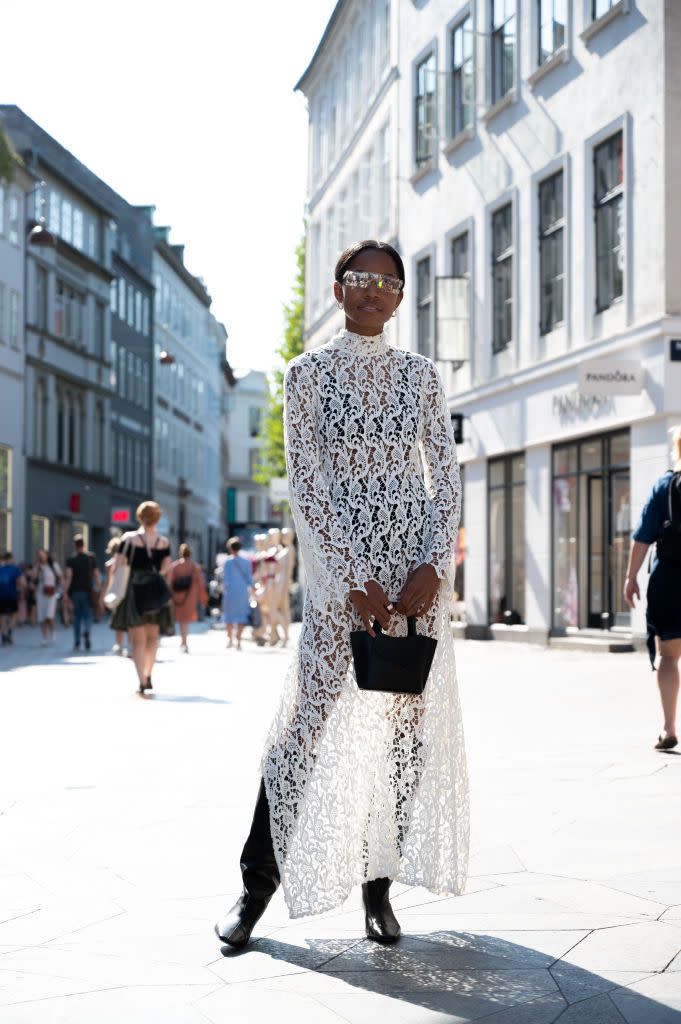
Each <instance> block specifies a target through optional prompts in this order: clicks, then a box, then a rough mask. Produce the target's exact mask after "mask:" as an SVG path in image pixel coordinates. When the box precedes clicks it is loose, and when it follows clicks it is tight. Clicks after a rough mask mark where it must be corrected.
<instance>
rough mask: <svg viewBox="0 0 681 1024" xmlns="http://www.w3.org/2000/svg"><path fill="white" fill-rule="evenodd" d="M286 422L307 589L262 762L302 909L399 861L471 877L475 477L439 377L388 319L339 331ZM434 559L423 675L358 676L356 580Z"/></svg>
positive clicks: (396, 628) (395, 872)
mask: <svg viewBox="0 0 681 1024" xmlns="http://www.w3.org/2000/svg"><path fill="white" fill-rule="evenodd" d="M285 436H286V459H287V467H288V476H289V488H290V500H291V507H292V511H293V516H294V520H295V525H296V530H297V533H298V540H299V543H300V548H301V555H302V559H303V563H304V567H305V574H306V583H307V592H306V599H305V609H304V614H303V626H302V632H301V636H300V643H299V647H298V650H297V652H296V655H295V657H294V660H293V663H292V665H291V669H290V671H289V675H288V678H287V682H286V685H285V688H284V692H283V696H282V700H281V704H280V707H279V711H278V713H277V715H276V716H275V720H274V722H273V724H272V727H271V730H270V733H269V736H268V740H267V743H266V746H265V753H264V755H263V762H262V770H263V777H264V780H265V787H266V791H267V797H268V801H269V805H270V821H271V826H272V838H273V842H274V849H275V854H276V857H277V862H278V865H279V869H280V872H281V878H282V886H283V891H284V896H285V899H286V903H287V906H288V909H289V912H290V914H291V917H301V916H303V915H307V914H317V913H321V912H322V911H325V910H329V909H331V908H333V907H336V906H338V905H339V904H341V903H342V902H343V901H344V900H345V899H346V898H347V896H348V895H349V893H350V890H351V889H352V887H353V886H354V885H357V884H358V883H360V882H363V881H366V880H367V879H371V878H380V877H385V876H389V877H391V878H393V879H397V880H399V881H401V882H405V883H407V884H409V885H423V886H425V887H426V888H428V889H430V890H432V891H433V892H450V893H459V892H461V891H462V889H463V886H464V884H465V880H466V872H467V861H468V835H469V818H468V781H467V773H466V760H465V750H464V739H463V729H462V723H461V711H460V707H459V698H458V692H457V682H456V670H455V664H454V649H453V642H452V636H451V630H450V628H449V604H450V598H451V588H452V583H453V567H452V566H453V562H452V556H453V552H454V544H455V539H456V532H457V527H458V522H459V515H460V508H461V485H460V478H459V471H458V465H457V461H456V451H455V446H454V440H453V435H452V427H451V421H450V416H449V413H448V410H447V405H446V401H445V395H444V391H443V388H442V383H441V380H440V377H439V375H438V372H437V370H436V368H435V366H434V365H433V363H432V362H430V360H428V359H426V358H424V357H423V356H420V355H416V354H414V353H411V352H403V351H399V350H397V349H393V348H391V347H390V346H389V345H388V344H387V341H386V339H385V335H379V336H378V337H376V338H362V337H359V336H358V335H354V334H351V333H350V332H348V331H341V332H340V334H338V335H337V336H336V337H335V338H334V339H333V340H332V341H331V342H329V343H328V344H327V345H325V346H324V347H323V348H321V349H317V350H315V351H312V352H306V353H304V354H303V355H301V356H298V357H297V358H296V359H294V360H293V361H292V362H291V363H290V365H289V367H288V370H287V373H286V380H285ZM422 562H430V563H432V564H433V565H434V567H435V569H436V570H437V574H438V576H439V577H440V578H441V580H442V584H441V587H440V590H439V595H438V598H437V600H436V602H435V604H434V606H433V608H431V610H430V612H428V614H427V616H425V617H424V618H420V619H418V620H417V628H418V631H419V632H422V633H427V634H428V635H430V636H434V637H437V639H438V645H437V650H436V653H435V659H434V662H433V667H432V669H431V674H430V677H429V680H428V683H427V685H426V689H425V692H424V694H423V695H422V696H416V697H415V696H411V695H408V696H400V695H393V694H386V693H367V692H363V691H360V690H358V688H357V683H356V680H355V676H354V670H353V663H352V655H351V648H350V631H351V630H352V629H361V628H363V626H362V623H361V620H360V619H359V617H358V616H357V614H356V613H355V612H354V609H353V608H352V606H351V604H350V601H349V591H350V589H352V588H357V589H363V584H364V583H365V582H366V581H367V580H369V579H374V580H377V581H378V582H379V583H380V584H381V586H382V587H383V589H384V590H385V592H386V594H387V595H388V597H389V598H390V599H392V600H394V599H396V598H397V596H398V594H399V592H400V590H401V588H402V586H403V584H404V581H405V579H406V577H407V573H408V572H409V570H410V569H412V568H414V567H415V566H417V565H420V564H421V563H422ZM400 620H401V621H400ZM391 632H394V633H396V634H397V633H404V632H406V620H405V619H404V618H402V617H401V616H395V618H394V625H393V626H391Z"/></svg>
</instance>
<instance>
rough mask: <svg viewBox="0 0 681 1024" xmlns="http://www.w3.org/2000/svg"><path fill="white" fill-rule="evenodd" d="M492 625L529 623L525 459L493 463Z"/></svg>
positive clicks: (510, 458) (490, 517)
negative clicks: (526, 564) (527, 617)
mask: <svg viewBox="0 0 681 1024" xmlns="http://www.w3.org/2000/svg"><path fill="white" fill-rule="evenodd" d="M488 485H489V510H488V522H489V579H488V586H489V591H488V593H489V621H490V622H503V623H506V625H509V626H517V625H519V624H520V623H522V622H524V621H525V455H524V453H520V454H518V455H506V456H504V457H503V458H501V459H492V460H490V463H489V477H488Z"/></svg>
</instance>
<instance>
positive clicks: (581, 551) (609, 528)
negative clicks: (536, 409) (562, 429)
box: [552, 430, 631, 633]
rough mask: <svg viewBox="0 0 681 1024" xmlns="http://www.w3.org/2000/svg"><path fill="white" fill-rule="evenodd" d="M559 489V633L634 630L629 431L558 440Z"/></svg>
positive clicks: (555, 561) (555, 554) (555, 549)
mask: <svg viewBox="0 0 681 1024" xmlns="http://www.w3.org/2000/svg"><path fill="white" fill-rule="evenodd" d="M552 492H553V544H552V566H553V622H552V630H553V632H554V633H560V632H562V631H566V630H568V629H569V628H570V627H577V628H592V629H612V628H627V629H628V628H629V627H630V624H631V616H630V614H629V609H628V608H627V606H626V604H625V603H624V600H623V597H622V584H623V581H624V574H625V569H626V563H627V558H628V554H629V540H630V534H631V481H630V434H629V430H622V431H618V432H617V433H612V434H602V435H594V436H591V437H587V438H584V439H582V440H580V441H572V442H569V443H567V444H562V445H556V446H555V447H554V449H553V488H552Z"/></svg>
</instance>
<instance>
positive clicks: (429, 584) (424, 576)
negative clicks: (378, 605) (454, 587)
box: [395, 563, 441, 616]
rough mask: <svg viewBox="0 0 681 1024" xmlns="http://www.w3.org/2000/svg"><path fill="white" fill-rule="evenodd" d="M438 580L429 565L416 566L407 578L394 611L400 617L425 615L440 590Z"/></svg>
mask: <svg viewBox="0 0 681 1024" xmlns="http://www.w3.org/2000/svg"><path fill="white" fill-rule="evenodd" d="M440 582H441V581H440V578H439V576H438V574H437V573H436V572H435V569H434V567H433V566H432V565H430V564H429V563H424V564H423V565H419V566H417V568H416V569H412V571H411V572H410V573H409V575H408V576H407V579H406V582H405V584H404V586H403V588H402V593H401V594H400V596H399V598H398V601H397V605H396V606H395V611H397V612H400V613H401V614H402V615H419V616H420V615H425V614H426V612H427V611H428V609H429V608H430V606H431V605H432V603H433V601H434V600H435V598H436V596H437V592H438V590H439V589H440Z"/></svg>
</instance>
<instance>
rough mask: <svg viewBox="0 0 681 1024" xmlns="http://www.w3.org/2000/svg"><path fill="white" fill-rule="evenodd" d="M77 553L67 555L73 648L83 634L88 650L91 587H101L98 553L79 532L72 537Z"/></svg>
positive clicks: (65, 579)
mask: <svg viewBox="0 0 681 1024" xmlns="http://www.w3.org/2000/svg"><path fill="white" fill-rule="evenodd" d="M73 547H74V549H75V550H74V553H73V554H72V555H71V557H70V558H67V559H66V573H65V575H64V589H65V591H66V595H67V599H68V606H70V607H69V610H70V611H71V612H72V613H73V649H74V651H79V650H80V638H81V634H82V637H83V641H84V643H85V650H86V651H89V650H90V648H91V647H92V641H91V638H90V634H91V632H92V591H93V590H98V589H99V569H98V568H97V562H96V561H95V556H94V555H93V554H92V552H91V551H86V550H85V538H84V537H83V535H82V533H77V534H76V535H75V537H74V538H73Z"/></svg>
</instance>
